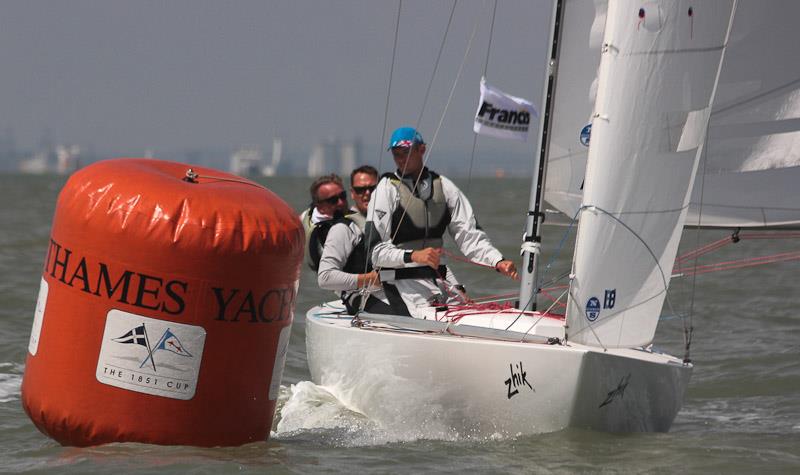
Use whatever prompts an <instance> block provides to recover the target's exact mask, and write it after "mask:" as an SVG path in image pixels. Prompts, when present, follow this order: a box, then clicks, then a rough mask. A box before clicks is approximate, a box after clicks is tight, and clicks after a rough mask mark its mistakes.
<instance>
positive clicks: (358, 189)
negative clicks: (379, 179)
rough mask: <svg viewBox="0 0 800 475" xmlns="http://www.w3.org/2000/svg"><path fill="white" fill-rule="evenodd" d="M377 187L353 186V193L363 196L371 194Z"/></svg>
mask: <svg viewBox="0 0 800 475" xmlns="http://www.w3.org/2000/svg"><path fill="white" fill-rule="evenodd" d="M377 187H378V185H369V186H354V187H353V191H355V192H356V193H357V194H359V195H363V194H364V193H366V192H368V191H369V192H370V193H371V192H373V191H375V188H377Z"/></svg>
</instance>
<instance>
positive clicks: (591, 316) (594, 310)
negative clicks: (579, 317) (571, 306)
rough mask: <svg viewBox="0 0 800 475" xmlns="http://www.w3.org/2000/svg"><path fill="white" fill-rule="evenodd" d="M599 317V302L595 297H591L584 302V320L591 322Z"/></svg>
mask: <svg viewBox="0 0 800 475" xmlns="http://www.w3.org/2000/svg"><path fill="white" fill-rule="evenodd" d="M599 316H600V300H599V299H598V298H597V297H592V298H590V299H589V301H588V302H586V318H587V319H588V320H589V321H590V322H593V321H595V320H597V317H599Z"/></svg>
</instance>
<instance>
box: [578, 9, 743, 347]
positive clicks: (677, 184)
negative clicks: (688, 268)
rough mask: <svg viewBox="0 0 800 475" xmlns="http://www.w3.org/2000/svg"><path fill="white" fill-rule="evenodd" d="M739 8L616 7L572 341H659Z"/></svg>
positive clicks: (607, 45) (604, 62) (609, 25)
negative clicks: (671, 278)
mask: <svg viewBox="0 0 800 475" xmlns="http://www.w3.org/2000/svg"><path fill="white" fill-rule="evenodd" d="M732 4H733V0H707V1H704V2H690V1H688V0H670V1H659V2H642V1H637V0H618V1H614V0H612V1H611V2H609V5H608V12H607V18H606V28H605V35H604V40H603V44H604V45H603V54H602V59H601V63H600V74H599V82H598V88H597V99H596V103H595V116H594V119H593V122H592V136H591V147H590V148H589V156H588V160H587V168H586V180H585V184H584V197H583V201H584V205H583V209H582V211H581V216H580V224H579V226H578V238H577V242H576V247H575V259H574V263H573V280H572V283H571V287H570V296H569V301H568V307H567V325H568V338H569V340H570V341H573V342H578V343H583V344H587V345H594V346H603V347H634V346H642V345H646V344H648V343H650V341H652V339H653V335H654V334H655V328H656V323H657V322H658V316H659V314H660V312H661V307H662V305H663V302H664V297H665V294H666V290H667V284H668V282H669V276H670V274H671V272H672V265H673V262H674V259H675V254H676V252H677V247H678V242H679V240H680V234H681V231H682V228H683V224H684V220H685V218H686V212H687V210H688V203H689V194H690V192H691V189H692V183H693V181H694V180H693V178H694V176H695V172H696V170H697V164H698V162H699V157H700V154H701V151H702V143H703V140H704V139H705V134H706V129H707V125H708V119H709V116H710V112H711V104H712V102H711V101H712V99H713V91H714V88H715V85H716V83H717V77H718V74H719V68H720V61H721V58H722V52H723V51H724V44H725V40H726V36H727V33H728V28H729V25H730V21H731V15H732V12H731V11H732Z"/></svg>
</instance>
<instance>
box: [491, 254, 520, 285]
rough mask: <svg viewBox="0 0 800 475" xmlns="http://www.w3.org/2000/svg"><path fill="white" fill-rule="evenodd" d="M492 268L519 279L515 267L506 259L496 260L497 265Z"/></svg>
mask: <svg viewBox="0 0 800 475" xmlns="http://www.w3.org/2000/svg"><path fill="white" fill-rule="evenodd" d="M494 268H495V269H497V272H499V273H501V274H503V275H505V276H508V277H511V278H512V279H514V280H519V274H517V267H516V266H515V265H514V263H513V262H511V261H510V260H508V259H504V260H502V261H500V262H498V263H497V265H495V266H494Z"/></svg>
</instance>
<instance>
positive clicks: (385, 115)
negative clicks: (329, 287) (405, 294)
mask: <svg viewBox="0 0 800 475" xmlns="http://www.w3.org/2000/svg"><path fill="white" fill-rule="evenodd" d="M402 10H403V0H399V1H398V2H397V15H396V18H395V25H394V42H393V43H392V62H391V64H390V65H389V84H388V86H387V88H386V104H385V105H384V108H383V127H381V136H380V137H378V170H380V169H381V165H382V164H383V144H384V142H383V138H384V137H385V136H386V133H387V132H388V131H387V130H386V127H387V125H388V123H389V100H390V99H391V97H392V78H393V77H394V66H395V63H396V62H397V43H398V38H399V37H400V13H401V11H402ZM370 199H372V195H370ZM367 232H368V235H367V236H366V238H365V239H366V242H367V243H368V244H369V243H371V242H372V233H373V232H375V231H374V228H373V227H372V226H369V229H367ZM368 244H367V251H368V252H366V253H365V254H366V255H365V256H364V272H366V271H367V269H368V268H369V262H370V259H371V256H370V254H371V252H369V251H371V250H372V249H371V248H370V246H369V245H368ZM365 289H366V290H362V291H361V293H362V295H361V306H362V310H363V306H364V305H366V303H367V295H364V294H368V293H369V289H368V288H367V287H365Z"/></svg>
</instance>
